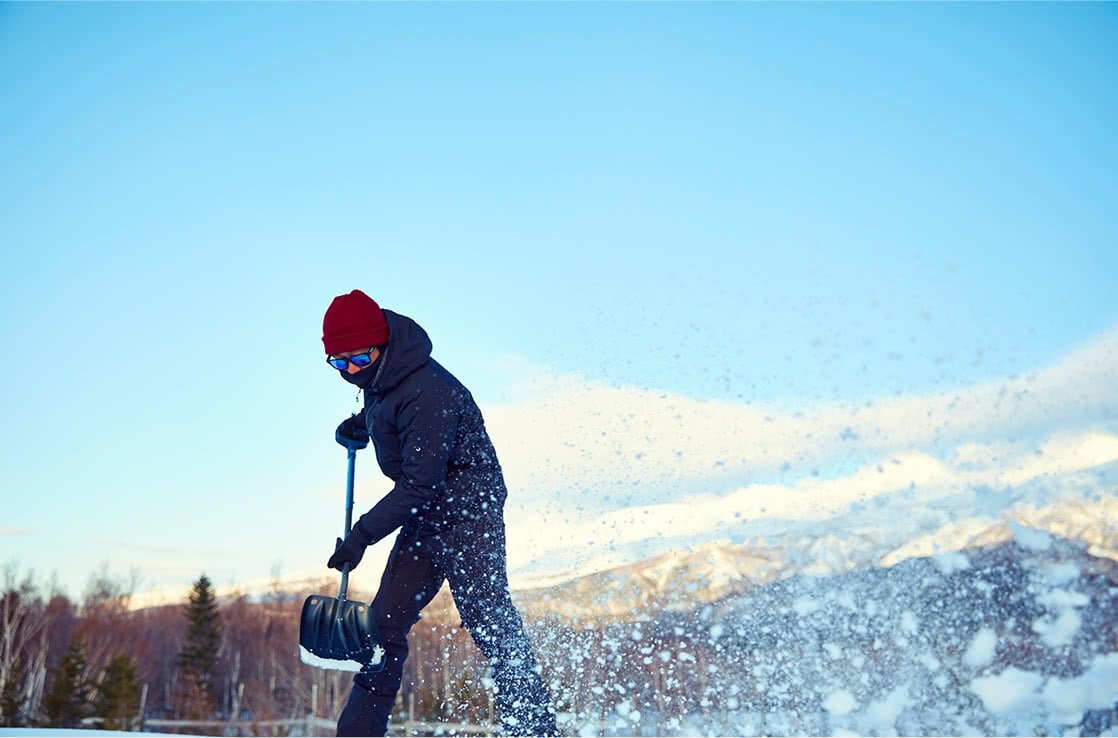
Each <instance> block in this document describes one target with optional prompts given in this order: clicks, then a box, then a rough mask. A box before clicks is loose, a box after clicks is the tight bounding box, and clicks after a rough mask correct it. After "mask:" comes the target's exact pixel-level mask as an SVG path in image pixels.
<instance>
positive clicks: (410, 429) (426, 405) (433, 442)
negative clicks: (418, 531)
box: [354, 388, 460, 545]
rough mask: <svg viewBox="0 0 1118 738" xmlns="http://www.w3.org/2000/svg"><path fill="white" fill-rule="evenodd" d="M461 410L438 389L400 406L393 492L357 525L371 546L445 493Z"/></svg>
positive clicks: (417, 393)
mask: <svg viewBox="0 0 1118 738" xmlns="http://www.w3.org/2000/svg"><path fill="white" fill-rule="evenodd" d="M459 413H460V409H459V405H458V402H456V400H455V398H454V397H453V395H452V394H451V393H450V392H443V391H441V390H440V389H433V388H428V389H424V390H420V391H418V392H416V393H415V394H414V395H412V396H411V397H410V398H408V399H407V400H406V401H405V402H404V404H403V405H401V407H400V410H399V414H398V416H397V429H398V432H399V434H400V453H401V455H402V457H403V467H402V470H401V472H402V473H401V475H400V479H399V481H397V482H396V485H395V486H394V487H393V488H392V490H391V491H390V492H389V493H388V494H386V495H385V496H384V497H382V498H381V499H380V501H379V502H378V503H377V504H376V505H374V506H373V508H372V509H371V510H369V512H367V513H365V514H364V515H362V516H361V518H360V519H359V520H358V521H357V524H356V525H355V526H354V531H355V532H356V533H358V534H359V535H360V536H361V539H362V540H363V541H364V542H365V543H366V545H372V544H374V543H376V542H377V541H379V540H380V539H382V538H384V537H385V536H387V535H389V534H390V533H391V532H392V531H394V530H396V529H397V528H399V527H400V526H401V525H403V524H404V523H406V522H408V520H410V519H412V518H414V517H415V516H416V515H418V514H420V513H421V512H422V511H423V510H424V508H425V507H426V506H427V505H429V504H430V503H432V502H433V501H437V500H439V499H441V498H442V497H443V493H444V492H445V491H446V473H447V465H448V463H449V461H450V453H451V451H452V450H453V448H454V443H455V440H456V436H457V431H458V416H459Z"/></svg>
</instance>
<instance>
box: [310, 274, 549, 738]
mask: <svg viewBox="0 0 1118 738" xmlns="http://www.w3.org/2000/svg"><path fill="white" fill-rule="evenodd" d="M322 342H323V344H324V345H325V348H326V354H327V361H329V363H330V364H331V366H333V367H334V368H335V369H337V370H338V372H339V373H340V374H341V376H342V378H343V379H345V380H346V381H347V382H349V383H350V384H353V385H356V386H357V387H360V388H361V389H362V390H363V391H364V398H365V405H364V412H363V413H361V414H360V415H354V416H353V417H352V418H348V419H346V420H344V421H343V422H342V424H341V425H339V426H338V430H337V432H336V435H335V438H336V439H337V441H338V443H341V444H342V445H343V446H346V447H347V448H364V447H365V445H366V444H367V443H368V441H369V439H370V438H371V439H372V442H373V450H374V451H375V452H376V456H377V462H378V463H379V464H380V468H381V470H382V471H383V472H384V474H385V475H386V476H388V477H389V478H390V479H392V481H393V482H394V483H395V484H394V486H393V487H392V490H391V491H390V492H389V493H388V494H386V495H385V496H384V497H383V498H381V500H380V501H379V502H377V504H376V505H374V506H373V508H372V509H371V510H369V511H368V512H367V513H365V514H364V515H362V516H361V517H360V519H358V521H357V523H356V524H355V525H354V526H353V530H352V532H350V534H349V536H348V537H347V538H346V539H345V540H344V541H339V544H338V547H337V550H336V551H335V552H334V555H333V556H331V557H330V560H329V562H328V564H327V565H328V566H329V567H331V568H333V569H338V570H341V569H342V567H343V566H344V565H345V564H347V563H348V564H349V565H350V567H351V568H353V567H356V566H357V564H358V563H360V561H361V557H362V555H363V554H364V552H365V548H366V547H367V546H370V545H372V544H374V543H376V542H377V541H379V540H380V539H382V538H384V537H386V536H388V535H389V534H390V533H392V532H393V531H394V530H396V529H397V528H399V529H400V532H399V534H398V535H397V537H396V543H395V545H394V546H393V548H392V552H391V554H390V555H389V558H388V563H387V564H386V565H385V569H384V574H383V575H382V577H381V582H380V590H379V591H378V592H377V595H376V597H375V598H374V599H373V603H372V607H373V612H374V614H375V617H376V621H377V625H378V627H379V628H380V634H381V639H382V641H383V643H382V645H383V646H384V649H385V651H386V658H385V666H384V669H383V670H382V671H380V672H374V671H372V670H371V669H364V670H362V671H360V672H358V673H357V675H356V676H355V677H354V680H353V681H354V686H353V691H352V692H351V693H350V696H349V701H348V702H347V704H346V706H345V708H344V709H343V710H342V714H341V717H340V718H339V719H338V735H385V733H386V732H387V729H388V717H389V714H390V713H391V711H392V706H393V704H394V703H395V701H396V692H397V690H398V689H399V688H400V681H401V678H402V676H403V666H404V660H405V659H406V658H407V655H408V642H407V634H408V631H409V630H410V629H411V627H412V625H414V624H415V623H416V622H417V621H418V620H419V612H420V610H422V609H423V608H424V607H425V606H426V605H427V604H428V603H429V602H430V601H431V599H432V598H433V597H434V596H435V594H436V593H437V592H438V590H439V588H440V587H441V586H442V583H443V580H447V581H449V582H450V590H451V593H452V594H453V595H454V602H455V604H456V605H457V606H458V611H459V613H460V614H461V616H462V624H463V626H464V627H465V628H466V630H467V631H469V633H470V635H471V636H472V637H473V639H474V642H475V643H476V644H477V645H478V648H480V649H481V651H482V653H484V654H485V656H486V657H487V658H488V659H489V662H490V666H491V667H492V669H493V676H494V681H495V682H496V686H497V707H498V709H499V711H500V714H501V721H502V723H503V727H504V729H505V731H506V732H508V733H509V734H511V735H555V734H556V728H555V717H554V715H553V713H552V712H551V709H550V707H549V706H548V693H547V688H546V687H545V686H544V684H543V680H542V679H541V678H540V674H539V669H538V667H537V664H536V658H535V656H534V654H533V653H532V648H531V644H530V643H529V642H528V638H527V635H526V634H525V632H524V625H523V623H522V622H521V619H520V614H519V613H518V612H517V611H516V608H515V607H514V606H513V604H512V600H511V598H510V597H509V589H508V576H507V571H506V564H505V524H504V503H505V497H506V495H507V491H506V489H505V482H504V477H503V475H502V472H501V466H500V464H499V463H498V462H497V454H496V452H495V451H494V449H493V444H492V443H491V442H490V440H489V434H488V433H487V432H486V430H485V424H484V421H483V420H482V417H481V411H480V410H479V409H478V406H477V404H476V403H475V402H474V399H473V397H472V396H471V395H470V392H469V391H468V390H467V389H466V388H465V387H464V386H463V385H462V384H461V383H460V382H459V381H458V380H457V379H455V378H454V376H453V375H451V373H450V372H448V371H447V370H446V369H444V368H443V367H442V366H441V365H439V363H438V362H436V361H435V360H434V359H432V358H431V341H430V339H429V338H428V337H427V333H426V332H425V331H424V330H423V329H422V328H421V327H419V325H418V324H416V322H415V321H413V320H412V319H410V318H407V317H405V316H403V315H398V314H396V313H394V312H392V311H391V310H382V309H381V308H380V307H379V306H378V305H377V303H376V302H375V301H374V300H373V299H372V298H370V297H369V296H368V295H366V294H365V293H364V292H361V291H360V290H354V291H352V292H350V293H349V294H345V295H339V296H338V297H336V298H334V301H333V302H332V303H331V304H330V307H329V309H327V311H326V315H325V317H324V318H323V321H322Z"/></svg>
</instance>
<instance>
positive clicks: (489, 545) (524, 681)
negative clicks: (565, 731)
mask: <svg viewBox="0 0 1118 738" xmlns="http://www.w3.org/2000/svg"><path fill="white" fill-rule="evenodd" d="M444 537H445V538H446V539H447V540H446V544H447V545H445V546H442V547H437V551H438V552H437V553H436V557H437V558H438V560H439V568H440V569H441V570H442V571H443V572H444V573H445V574H446V577H447V579H448V580H449V581H450V589H451V592H452V593H453V595H454V602H455V604H456V605H457V606H458V612H459V613H460V614H461V615H462V624H463V625H464V626H465V627H466V630H467V631H469V633H470V635H471V636H472V637H473V639H474V642H475V643H476V644H477V646H478V648H479V649H481V652H482V653H484V654H485V656H486V658H488V659H489V665H490V666H491V667H492V669H493V678H494V680H495V681H496V683H497V707H498V709H499V710H500V713H501V722H502V723H503V724H504V729H505V732H506V733H507V734H508V735H557V730H556V728H555V715H554V713H552V711H551V706H550V704H549V697H548V692H547V687H546V686H545V685H544V683H543V679H542V678H541V677H540V674H539V667H538V665H537V663H536V656H535V654H534V653H533V652H532V645H531V643H530V642H529V641H528V635H527V634H526V633H525V632H524V623H523V622H522V621H521V619H520V613H519V612H517V610H516V607H515V606H514V605H513V604H512V598H511V596H510V595H509V584H508V573H507V568H506V562H505V525H504V521H503V520H502V519H500V518H498V519H496V520H487V521H476V522H470V523H466V524H463V525H461V526H458V527H456V528H455V529H454V530H453V531H450V532H449V534H444Z"/></svg>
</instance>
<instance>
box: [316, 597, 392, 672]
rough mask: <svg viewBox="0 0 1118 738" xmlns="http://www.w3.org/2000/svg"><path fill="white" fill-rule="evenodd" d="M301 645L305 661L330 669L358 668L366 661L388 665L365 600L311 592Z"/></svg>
mask: <svg viewBox="0 0 1118 738" xmlns="http://www.w3.org/2000/svg"><path fill="white" fill-rule="evenodd" d="M299 646H300V647H301V650H302V652H303V653H302V657H303V661H304V662H305V663H308V664H311V665H312V666H318V667H321V668H326V669H342V670H346V671H357V670H359V669H360V668H361V667H363V666H365V665H366V664H368V665H371V666H372V667H373V670H374V671H380V670H381V669H383V668H384V649H383V648H382V647H381V645H380V633H379V631H378V630H377V626H376V622H375V621H374V620H373V612H372V608H370V607H369V606H368V605H366V604H365V603H364V602H354V601H352V600H346V599H342V598H340V597H324V596H322V595H311V596H310V597H308V598H307V599H306V600H305V601H304V602H303V614H302V617H301V619H300V621H299Z"/></svg>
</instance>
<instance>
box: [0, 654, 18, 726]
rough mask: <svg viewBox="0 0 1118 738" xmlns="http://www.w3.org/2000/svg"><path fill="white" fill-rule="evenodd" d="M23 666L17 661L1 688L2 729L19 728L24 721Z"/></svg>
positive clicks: (0, 718) (0, 716)
mask: <svg viewBox="0 0 1118 738" xmlns="http://www.w3.org/2000/svg"><path fill="white" fill-rule="evenodd" d="M22 682H23V664H22V663H21V662H20V661H19V660H17V661H16V662H15V663H14V664H12V667H11V669H9V670H8V678H7V680H6V681H5V682H4V685H3V686H2V687H0V727H3V728H18V727H21V726H22V724H23V721H22V720H21V719H20V713H21V712H22V711H23V685H22Z"/></svg>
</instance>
